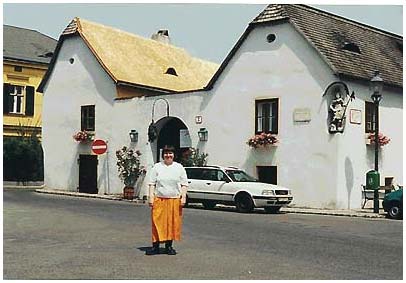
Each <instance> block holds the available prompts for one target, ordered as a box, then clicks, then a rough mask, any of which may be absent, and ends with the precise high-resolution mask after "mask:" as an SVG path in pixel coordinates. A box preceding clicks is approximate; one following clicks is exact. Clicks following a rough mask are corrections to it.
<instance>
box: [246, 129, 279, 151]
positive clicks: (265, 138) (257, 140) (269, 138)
mask: <svg viewBox="0 0 406 283" xmlns="http://www.w3.org/2000/svg"><path fill="white" fill-rule="evenodd" d="M277 142H278V139H277V138H276V136H275V135H272V134H269V133H268V134H267V133H264V132H262V133H260V134H258V135H255V136H253V137H251V138H249V139H248V141H247V144H248V145H249V146H250V147H252V148H258V147H265V146H267V145H275V144H276V143H277Z"/></svg>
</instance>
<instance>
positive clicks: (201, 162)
mask: <svg viewBox="0 0 406 283" xmlns="http://www.w3.org/2000/svg"><path fill="white" fill-rule="evenodd" d="M208 156H209V155H208V154H207V153H204V152H202V153H200V152H199V149H195V148H193V147H192V148H190V149H189V150H188V151H186V152H185V153H184V154H183V156H182V159H181V163H182V165H183V166H185V167H193V166H206V165H207V157H208Z"/></svg>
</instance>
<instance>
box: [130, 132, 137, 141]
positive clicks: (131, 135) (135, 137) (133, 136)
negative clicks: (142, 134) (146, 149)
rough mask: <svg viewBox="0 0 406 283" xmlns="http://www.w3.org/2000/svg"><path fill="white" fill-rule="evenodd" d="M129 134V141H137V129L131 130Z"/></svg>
mask: <svg viewBox="0 0 406 283" xmlns="http://www.w3.org/2000/svg"><path fill="white" fill-rule="evenodd" d="M129 135H130V140H131V142H138V132H137V130H131V131H130V134H129Z"/></svg>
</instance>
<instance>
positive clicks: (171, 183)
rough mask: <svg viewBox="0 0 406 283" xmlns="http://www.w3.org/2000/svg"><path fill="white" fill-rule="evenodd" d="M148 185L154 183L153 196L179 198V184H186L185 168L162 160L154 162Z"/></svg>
mask: <svg viewBox="0 0 406 283" xmlns="http://www.w3.org/2000/svg"><path fill="white" fill-rule="evenodd" d="M148 184H150V185H155V196H157V197H162V198H179V197H180V196H181V186H186V187H187V186H188V179H187V175H186V171H185V168H183V166H182V164H180V163H177V162H173V163H172V164H171V165H166V164H165V163H164V162H163V161H162V162H159V163H156V164H155V165H154V166H153V167H152V169H151V175H150V181H149V183H148Z"/></svg>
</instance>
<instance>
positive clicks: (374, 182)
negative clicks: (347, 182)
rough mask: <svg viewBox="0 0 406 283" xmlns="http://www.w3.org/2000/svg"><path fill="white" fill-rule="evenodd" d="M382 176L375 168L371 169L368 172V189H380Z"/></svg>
mask: <svg viewBox="0 0 406 283" xmlns="http://www.w3.org/2000/svg"><path fill="white" fill-rule="evenodd" d="M379 180H380V177H379V172H378V171H375V170H371V171H368V172H367V175H366V186H365V187H366V189H367V190H378V189H379V186H380V184H379V183H380V182H379Z"/></svg>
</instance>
